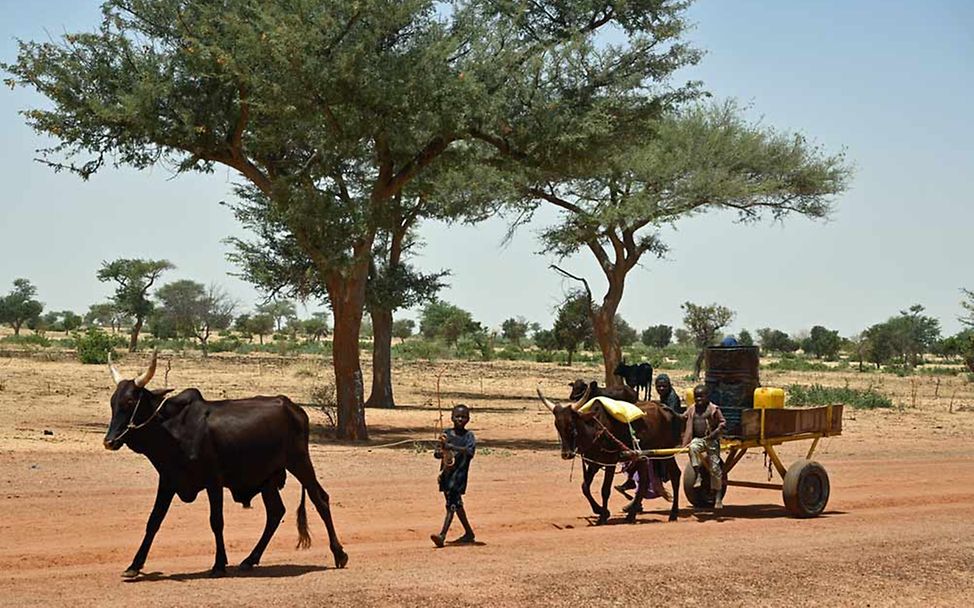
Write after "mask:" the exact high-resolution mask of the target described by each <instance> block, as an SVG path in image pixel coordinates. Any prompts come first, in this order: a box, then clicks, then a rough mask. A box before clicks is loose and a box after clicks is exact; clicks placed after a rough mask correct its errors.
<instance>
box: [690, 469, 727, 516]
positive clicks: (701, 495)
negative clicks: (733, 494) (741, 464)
mask: <svg viewBox="0 0 974 608" xmlns="http://www.w3.org/2000/svg"><path fill="white" fill-rule="evenodd" d="M721 469H723V463H721ZM696 481H697V471H696V469H694V468H693V467H692V466H691V465H690V463H689V462H688V463H687V465H686V466H685V467H683V495H684V496H686V497H687V500H688V501H689V502H690V504H691V505H693V506H694V507H697V508H698V509H712V508H714V502H715V501H714V494H713V492H711V491H710V476H709V475H708V476H707V478H706V479H704V481H703V486H701V487H699V488H695V487H693V484H694V483H696ZM726 495H727V473H726V472H725V473H724V488H723V491H722V492H721V494H720V498H721V500H723V498H724V496H726Z"/></svg>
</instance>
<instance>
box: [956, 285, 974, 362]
mask: <svg viewBox="0 0 974 608" xmlns="http://www.w3.org/2000/svg"><path fill="white" fill-rule="evenodd" d="M961 292H962V293H963V294H964V296H965V297H966V298H967V299H966V300H962V301H961V303H960V305H961V307H962V308H963V309H964V310H965V311H966V313H965V314H964V315H962V316H960V317H958V320H959V321H960V322H961V323H963V324H964V325H965V326H967V327H968V328H970V329H969V330H967V331H966V332H961V333H960V334H958V335H959V336H960V337H961V340H962V342H963V344H962V345H961V355H962V356H963V357H964V363H965V364H967V369H969V370H971V373H972V374H974V331H971V330H974V291H971V290H969V289H963V288H962V289H961Z"/></svg>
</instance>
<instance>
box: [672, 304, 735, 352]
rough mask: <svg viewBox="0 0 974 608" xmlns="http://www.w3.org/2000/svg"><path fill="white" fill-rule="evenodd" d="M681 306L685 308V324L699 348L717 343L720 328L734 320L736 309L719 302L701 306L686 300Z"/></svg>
mask: <svg viewBox="0 0 974 608" xmlns="http://www.w3.org/2000/svg"><path fill="white" fill-rule="evenodd" d="M680 308H682V309H683V325H684V326H685V327H686V329H687V331H688V332H689V333H690V335H691V336H693V341H694V343H695V344H696V346H697V347H698V348H703V347H704V346H709V345H712V344H715V343H716V342H717V339H718V338H719V337H720V330H721V329H723V328H724V327H727V326H728V325H730V323H731V321H733V320H734V311H732V310H731V309H729V308H727V307H726V306H720V305H719V304H710V305H708V306H701V305H698V304H694V303H693V302H684V303H683V304H682V305H681V306H680Z"/></svg>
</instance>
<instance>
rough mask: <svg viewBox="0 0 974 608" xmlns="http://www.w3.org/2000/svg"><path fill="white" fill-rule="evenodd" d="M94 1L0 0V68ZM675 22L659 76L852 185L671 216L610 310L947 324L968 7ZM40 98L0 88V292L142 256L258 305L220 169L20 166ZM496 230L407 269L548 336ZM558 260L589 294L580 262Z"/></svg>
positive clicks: (545, 277)
mask: <svg viewBox="0 0 974 608" xmlns="http://www.w3.org/2000/svg"><path fill="white" fill-rule="evenodd" d="M98 7H99V5H98V3H97V2H89V1H81V0H75V1H71V2H68V1H62V0H49V1H45V2H31V3H23V2H12V1H8V0H2V1H0V9H2V14H3V15H4V20H3V22H2V23H0V57H2V58H3V60H7V61H9V60H12V59H13V57H14V54H15V52H16V43H15V40H14V39H15V38H24V39H36V38H42V37H47V36H48V35H55V36H56V35H58V34H59V33H62V32H64V31H75V30H80V29H90V28H93V27H94V26H95V25H96V24H97V22H98V19H99V8H98ZM689 14H690V18H691V20H692V21H693V22H694V23H695V24H696V26H695V28H694V30H693V31H692V32H691V33H690V34H689V36H688V37H689V39H690V40H691V41H692V42H694V43H695V44H696V45H697V46H699V47H701V48H703V49H705V50H706V51H707V54H706V56H705V57H704V59H703V61H702V62H701V64H700V65H699V66H697V67H695V68H693V69H691V70H687V71H685V72H683V73H680V74H678V75H677V78H679V79H691V78H692V79H700V80H702V81H704V83H705V86H706V88H707V90H709V91H710V92H711V93H713V94H714V96H715V97H717V98H724V97H735V98H737V99H739V100H741V101H743V102H745V103H747V104H748V105H749V107H750V108H751V109H750V112H751V114H752V116H753V117H754V118H755V119H756V120H760V121H761V122H762V123H763V124H766V125H769V126H774V127H776V128H778V129H782V130H789V131H799V132H801V133H803V134H805V135H806V136H807V137H808V138H809V139H811V140H812V141H814V142H817V143H818V144H820V145H822V146H823V147H824V148H825V149H826V150H829V151H832V152H837V151H843V150H844V151H845V153H846V154H847V156H848V158H849V159H850V160H851V161H852V162H853V163H854V164H855V166H856V176H855V178H854V180H853V182H852V187H851V188H850V190H849V192H847V193H846V194H844V195H842V196H841V197H839V198H838V199H837V201H836V212H835V214H834V216H833V217H832V218H831V220H830V221H827V222H810V221H807V220H804V219H800V218H795V219H791V220H788V221H786V222H785V223H784V224H762V225H758V226H755V225H749V226H740V225H737V224H734V223H733V217H731V216H729V215H714V216H707V217H700V218H693V219H691V220H688V221H685V222H681V223H680V224H678V225H677V227H676V230H674V231H668V232H667V233H666V239H667V242H668V244H669V245H670V247H671V251H670V254H669V255H668V257H667V258H666V259H664V260H651V259H647V260H646V262H645V264H644V267H643V268H640V269H637V270H635V271H634V272H633V273H632V274H631V275H630V279H629V281H628V284H627V287H626V294H625V298H624V300H623V304H622V307H621V310H620V312H621V313H622V314H623V316H625V317H626V318H627V319H628V320H629V321H630V322H631V323H632V324H633V325H634V326H636V327H637V328H640V329H642V328H644V327H646V326H648V325H651V324H656V323H667V324H672V325H679V323H680V317H681V314H680V308H679V307H680V304H681V303H682V302H684V301H687V300H690V301H693V302H697V303H710V302H719V303H721V304H724V305H726V306H729V307H730V308H732V309H733V310H735V311H736V312H737V320H736V321H735V324H734V327H733V329H737V328H741V327H746V328H749V329H751V330H752V331H753V330H754V329H756V328H758V327H767V326H770V327H778V328H781V329H784V330H786V331H790V332H795V331H801V330H804V329H808V328H810V327H811V326H812V325H816V324H822V325H826V326H829V327H834V328H836V329H839V330H840V331H841V333H843V334H844V335H849V334H852V333H854V332H857V331H859V330H861V329H863V328H865V327H866V326H868V325H870V324H872V323H875V322H879V321H882V320H884V319H885V318H887V317H889V316H891V315H894V314H896V313H897V311H899V310H901V309H904V308H906V307H908V306H909V305H910V304H913V303H920V304H923V305H925V306H926V307H927V309H928V312H929V314H932V315H934V316H936V317H938V318H939V319H940V320H941V322H942V324H943V326H944V329H945V330H946V331H947V332H954V331H956V330H957V329H958V328H959V324H958V323H957V321H956V316H957V314H959V312H960V306H959V301H960V299H961V294H960V291H959V289H960V287H965V286H966V287H968V288H974V273H972V272H971V270H970V269H969V266H968V261H969V260H970V259H971V257H972V256H971V255H970V253H969V251H970V248H971V236H970V233H971V227H972V226H974V200H972V198H974V197H972V187H971V185H970V181H971V177H972V175H974V121H972V120H971V108H972V103H971V100H972V99H974V75H972V69H971V65H972V64H974V34H972V32H974V3H968V2H960V1H956V2H948V1H940V2H937V1H932V2H926V3H922V4H921V3H916V2H896V1H887V2H880V1H871V0H870V1H865V0H864V1H858V2H854V1H846V2H839V1H819V2H781V1H771V0H766V1H758V0H753V1H743V0H737V1H734V2H727V1H721V0H701V1H699V2H697V3H696V4H695V5H694V6H693V7H692V8H691V10H690V13H689ZM39 103H43V101H42V100H39V99H38V98H37V97H36V96H35V95H34V94H32V93H31V92H30V91H27V90H25V89H22V88H18V89H15V90H14V91H10V90H8V89H4V90H3V91H2V92H0V137H2V141H3V142H4V145H3V146H2V147H0V180H2V183H4V184H5V186H6V187H5V188H4V189H3V194H0V292H6V291H7V290H9V288H10V285H11V282H12V281H13V279H14V278H17V277H20V276H24V277H27V278H29V279H31V281H33V282H34V284H35V285H37V287H38V290H39V294H40V299H41V300H43V301H44V302H46V304H47V306H48V308H51V309H57V310H59V309H73V310H76V311H79V312H83V311H84V310H86V309H87V307H88V305H89V304H92V303H94V302H96V301H102V300H104V299H106V298H107V296H108V295H109V294H110V292H111V290H110V288H109V287H108V286H107V285H104V284H101V283H99V282H98V281H97V280H96V279H95V276H94V275H95V272H96V270H97V269H98V267H99V265H100V263H101V261H102V260H109V259H114V258H117V257H123V256H124V257H149V258H167V259H169V260H171V261H172V262H173V263H175V264H176V266H177V267H178V268H177V270H176V271H174V272H172V273H171V274H169V275H168V276H166V278H167V279H169V280H174V279H178V278H191V279H194V280H198V281H201V282H205V283H209V282H216V283H219V284H221V285H223V286H224V287H226V288H227V289H228V291H230V292H231V294H233V295H234V296H235V297H236V298H237V299H238V300H239V301H240V305H241V308H242V309H246V308H248V307H250V306H252V305H253V303H254V302H255V301H256V300H257V298H258V297H259V296H258V294H257V293H256V292H255V291H254V290H253V289H252V288H251V287H250V286H249V285H248V284H246V283H244V282H242V281H240V280H238V279H235V278H233V277H229V276H227V273H228V272H232V271H233V268H232V267H231V266H230V265H229V264H228V263H227V262H226V261H225V254H226V251H227V248H226V246H225V245H223V244H222V242H221V241H222V239H224V238H225V237H227V236H229V235H233V234H241V233H242V232H241V230H240V228H239V227H238V226H236V224H235V222H234V220H233V218H232V216H231V215H230V213H229V212H228V210H227V209H226V208H225V207H223V206H221V205H219V201H221V200H226V199H227V198H228V197H230V196H231V193H230V184H231V183H232V181H233V180H234V179H235V178H234V176H233V175H232V174H230V173H228V172H226V171H217V173H215V174H214V175H210V176H180V177H179V178H177V179H173V178H172V176H171V175H170V174H169V173H168V172H166V171H165V170H164V169H162V168H157V169H155V170H153V171H151V172H142V173H138V172H135V171H132V170H128V169H122V170H108V171H103V172H102V173H101V174H100V175H97V176H95V177H94V178H93V179H92V180H90V181H89V182H82V181H80V180H79V179H77V178H75V177H73V176H70V175H66V174H54V173H53V172H51V171H50V170H48V169H46V168H45V167H43V166H41V165H39V164H38V163H36V162H33V160H32V159H33V157H34V154H33V151H34V150H35V149H36V148H38V147H40V146H41V145H43V142H42V141H41V140H39V139H38V138H37V136H36V135H35V134H33V133H32V132H31V131H30V130H29V129H28V128H27V127H26V126H24V124H23V121H22V119H21V117H20V116H18V115H17V113H16V112H17V110H19V109H22V108H25V107H29V106H33V105H37V104H39ZM546 217H547V218H549V219H550V217H551V216H550V215H545V214H544V213H542V214H540V215H539V217H538V220H537V221H539V222H543V221H544V220H545V218H546ZM539 226H540V224H539ZM504 229H505V224H504V222H503V221H502V220H492V221H489V222H486V223H484V224H481V225H479V226H476V227H456V226H450V227H447V226H443V225H437V224H428V225H426V226H424V228H423V231H422V234H423V236H424V237H425V239H426V241H427V245H426V247H425V249H424V250H423V251H422V254H421V257H420V258H419V260H418V264H419V265H420V266H422V267H424V268H427V269H440V268H449V269H451V270H452V271H453V277H452V278H451V280H450V282H451V286H450V288H448V289H447V290H445V291H444V292H443V294H442V296H443V297H444V298H445V299H447V300H449V301H451V302H454V303H456V304H457V305H459V306H462V307H464V308H466V309H468V310H470V311H471V312H472V313H473V314H474V316H475V318H477V319H479V320H481V321H483V322H485V323H486V324H488V325H490V326H498V325H499V324H500V322H501V321H503V320H504V319H505V318H507V317H511V316H517V315H523V316H525V317H527V318H528V319H530V320H536V321H539V322H541V323H542V324H544V325H547V324H549V323H550V320H551V317H552V309H553V307H554V306H555V305H556V304H557V302H558V301H559V299H560V297H561V294H562V292H563V290H564V289H565V288H567V287H570V285H568V284H566V283H564V282H563V281H562V280H561V279H560V278H559V277H558V276H556V275H555V274H554V273H553V272H552V271H550V270H549V269H548V264H550V263H552V262H553V261H554V260H553V259H552V258H551V257H550V256H546V255H543V254H542V255H537V252H538V250H539V248H540V246H539V245H538V243H537V240H536V238H535V232H536V229H537V227H531V226H529V227H527V228H525V229H523V230H522V231H521V232H520V233H519V234H518V235H517V237H516V238H515V239H514V240H513V242H511V243H510V244H509V245H507V246H506V247H502V246H501V240H502V237H503V234H504ZM562 265H563V266H564V267H566V268H568V269H570V270H572V271H574V272H575V273H580V274H584V275H586V276H587V277H589V278H590V280H591V281H592V283H593V284H594V285H600V284H601V283H600V281H599V278H598V277H599V275H598V271H597V269H596V267H595V265H594V263H593V261H592V260H590V259H588V258H587V257H586V256H582V255H580V256H577V257H575V258H571V259H569V260H565V261H563V262H562ZM312 308H316V307H315V306H313V305H312ZM407 316H414V315H413V314H412V313H407Z"/></svg>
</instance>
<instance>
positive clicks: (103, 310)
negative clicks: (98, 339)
mask: <svg viewBox="0 0 974 608" xmlns="http://www.w3.org/2000/svg"><path fill="white" fill-rule="evenodd" d="M131 322H132V319H131V317H130V316H129V315H128V314H127V313H125V311H123V310H121V309H120V308H119V307H118V305H117V304H115V303H114V302H103V303H100V304H92V305H91V306H89V307H88V312H87V313H85V325H98V326H100V327H111V328H112V329H113V330H115V331H118V329H119V328H121V327H122V326H123V325H127V324H129V323H131Z"/></svg>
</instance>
